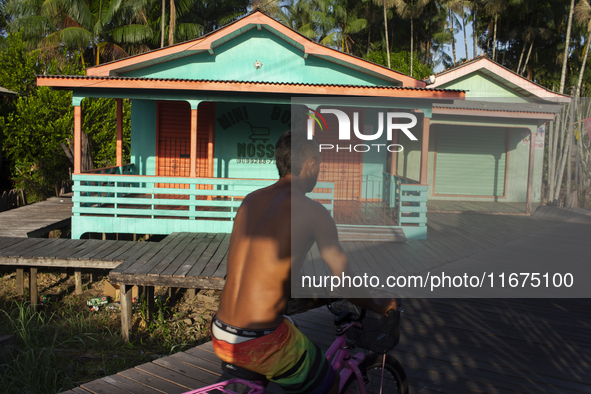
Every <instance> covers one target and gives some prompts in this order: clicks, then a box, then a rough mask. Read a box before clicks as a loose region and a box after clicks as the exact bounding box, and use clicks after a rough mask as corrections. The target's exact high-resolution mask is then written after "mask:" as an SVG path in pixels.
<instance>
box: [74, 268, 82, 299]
mask: <svg viewBox="0 0 591 394" xmlns="http://www.w3.org/2000/svg"><path fill="white" fill-rule="evenodd" d="M74 282H75V283H76V290H75V291H74V294H82V270H81V269H80V268H76V269H75V270H74Z"/></svg>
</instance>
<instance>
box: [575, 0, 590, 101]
mask: <svg viewBox="0 0 591 394" xmlns="http://www.w3.org/2000/svg"><path fill="white" fill-rule="evenodd" d="M574 17H575V21H576V22H577V23H578V24H579V25H581V26H585V25H586V27H587V40H586V42H585V51H584V55H583V64H582V65H581V71H580V72H579V81H578V83H577V90H576V93H575V98H579V96H580V94H581V86H582V84H583V75H584V74H585V66H586V64H587V56H588V55H589V46H590V45H589V43H590V42H591V5H590V4H589V1H588V0H579V2H578V3H577V6H576V7H575V12H574Z"/></svg>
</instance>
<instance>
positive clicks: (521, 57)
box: [515, 43, 527, 74]
mask: <svg viewBox="0 0 591 394" xmlns="http://www.w3.org/2000/svg"><path fill="white" fill-rule="evenodd" d="M526 46H527V43H524V44H523V48H522V49H521V56H519V63H517V70H516V71H515V72H516V73H517V74H519V70H521V62H522V61H523V54H524V53H525V47H526Z"/></svg>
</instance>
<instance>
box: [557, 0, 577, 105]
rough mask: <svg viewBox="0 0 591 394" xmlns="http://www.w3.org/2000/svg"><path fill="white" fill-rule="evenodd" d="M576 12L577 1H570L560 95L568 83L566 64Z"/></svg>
mask: <svg viewBox="0 0 591 394" xmlns="http://www.w3.org/2000/svg"><path fill="white" fill-rule="evenodd" d="M574 10H575V0H571V1H570V12H569V14H568V25H567V27H566V41H565V43H564V59H562V73H561V74H560V88H559V90H558V93H560V94H563V93H564V83H565V81H566V63H567V60H568V47H569V44H570V30H571V27H572V25H573V14H574Z"/></svg>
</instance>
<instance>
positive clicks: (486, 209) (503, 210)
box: [427, 200, 540, 215]
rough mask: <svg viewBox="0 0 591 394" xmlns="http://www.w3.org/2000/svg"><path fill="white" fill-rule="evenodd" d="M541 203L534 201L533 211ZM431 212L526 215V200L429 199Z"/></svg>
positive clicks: (428, 206) (428, 203)
mask: <svg viewBox="0 0 591 394" xmlns="http://www.w3.org/2000/svg"><path fill="white" fill-rule="evenodd" d="M538 206H540V203H536V202H534V203H532V211H535V210H536V208H537V207H538ZM427 208H428V210H429V212H433V213H467V214H469V213H473V214H476V213H479V214H487V215H525V203H524V202H492V201H459V200H429V201H427Z"/></svg>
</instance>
